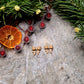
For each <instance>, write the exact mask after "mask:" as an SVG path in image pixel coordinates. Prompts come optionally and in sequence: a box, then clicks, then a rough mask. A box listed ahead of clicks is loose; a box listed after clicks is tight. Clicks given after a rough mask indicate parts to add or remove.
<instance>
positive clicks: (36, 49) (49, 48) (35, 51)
mask: <svg viewBox="0 0 84 84" xmlns="http://www.w3.org/2000/svg"><path fill="white" fill-rule="evenodd" d="M41 49H42V48H41V47H40V46H39V47H37V48H36V47H32V53H33V54H34V56H35V55H36V54H37V55H39V53H40V51H41ZM44 49H45V52H46V54H48V53H49V52H50V53H51V54H52V51H53V45H50V46H47V45H45V46H44Z"/></svg>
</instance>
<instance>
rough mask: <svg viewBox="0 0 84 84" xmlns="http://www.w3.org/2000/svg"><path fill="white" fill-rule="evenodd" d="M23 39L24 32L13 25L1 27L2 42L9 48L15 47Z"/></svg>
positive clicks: (0, 37) (0, 36)
mask: <svg viewBox="0 0 84 84" xmlns="http://www.w3.org/2000/svg"><path fill="white" fill-rule="evenodd" d="M21 40H22V33H21V32H20V31H19V30H18V29H17V28H16V27H13V26H9V25H6V26H3V27H2V28H1V29H0V43H1V44H2V45H4V46H5V47H7V48H14V47H15V46H16V45H19V44H20V43H21Z"/></svg>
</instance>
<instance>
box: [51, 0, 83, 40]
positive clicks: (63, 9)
mask: <svg viewBox="0 0 84 84" xmlns="http://www.w3.org/2000/svg"><path fill="white" fill-rule="evenodd" d="M53 8H54V10H55V11H57V13H58V14H59V15H60V16H62V17H63V18H64V19H66V20H67V21H69V22H71V24H72V25H73V26H75V27H79V28H80V29H81V30H80V31H79V32H78V33H76V35H77V36H76V37H78V38H80V39H82V40H83V41H84V0H54V1H53Z"/></svg>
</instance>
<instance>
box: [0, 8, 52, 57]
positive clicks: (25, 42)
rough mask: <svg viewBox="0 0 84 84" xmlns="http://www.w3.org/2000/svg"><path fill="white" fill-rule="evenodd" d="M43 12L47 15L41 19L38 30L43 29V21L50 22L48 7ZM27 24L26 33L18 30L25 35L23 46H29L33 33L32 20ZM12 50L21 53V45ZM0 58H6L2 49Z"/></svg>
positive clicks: (44, 25)
mask: <svg viewBox="0 0 84 84" xmlns="http://www.w3.org/2000/svg"><path fill="white" fill-rule="evenodd" d="M45 10H46V11H47V13H46V14H45V15H44V17H43V18H42V20H41V22H40V24H39V27H40V29H44V28H45V27H46V24H45V23H44V19H47V20H50V19H51V16H52V15H51V13H50V12H49V10H50V6H49V7H45ZM28 24H29V27H28V29H27V30H26V31H24V30H23V29H21V28H20V29H21V30H23V31H24V33H25V37H24V44H29V42H30V39H29V36H30V35H31V34H32V33H33V32H34V24H33V22H32V20H29V21H28ZM14 50H15V51H16V52H18V53H19V52H21V51H22V47H21V45H16V46H15V48H14ZM0 57H6V52H5V50H4V49H1V51H0Z"/></svg>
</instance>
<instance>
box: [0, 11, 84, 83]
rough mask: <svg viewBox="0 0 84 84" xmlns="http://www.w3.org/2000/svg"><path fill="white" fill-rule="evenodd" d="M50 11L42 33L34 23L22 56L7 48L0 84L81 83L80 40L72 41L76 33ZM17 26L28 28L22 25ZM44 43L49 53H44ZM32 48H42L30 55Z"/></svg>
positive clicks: (82, 56)
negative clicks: (50, 46) (51, 46)
mask: <svg viewBox="0 0 84 84" xmlns="http://www.w3.org/2000/svg"><path fill="white" fill-rule="evenodd" d="M51 12H52V19H51V21H45V23H46V28H45V29H44V30H43V31H42V30H40V29H39V27H38V24H39V22H38V23H37V24H35V26H34V27H35V33H34V34H33V35H32V36H31V37H30V41H31V42H30V44H29V45H25V46H23V48H22V49H23V51H22V53H19V54H17V53H16V52H15V51H14V50H8V49H7V57H6V58H4V59H3V58H0V84H84V50H83V49H81V41H80V40H78V39H76V40H73V39H74V37H75V33H74V30H73V29H74V28H73V27H71V26H70V23H68V22H66V21H64V20H62V19H61V18H60V17H59V16H58V15H56V14H55V13H54V12H53V11H51ZM19 26H20V27H22V28H23V29H25V30H26V29H27V28H28V24H27V23H25V22H22V23H20V24H19ZM17 28H18V26H17ZM21 32H22V31H21ZM22 33H23V32H22ZM23 37H24V34H23ZM46 43H47V44H48V45H53V46H54V50H53V53H52V54H50V53H48V54H46V53H45V50H44V46H45V45H46ZM32 46H35V47H38V46H41V47H42V50H41V52H40V54H39V55H38V56H37V55H36V56H34V55H33V53H32Z"/></svg>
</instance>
